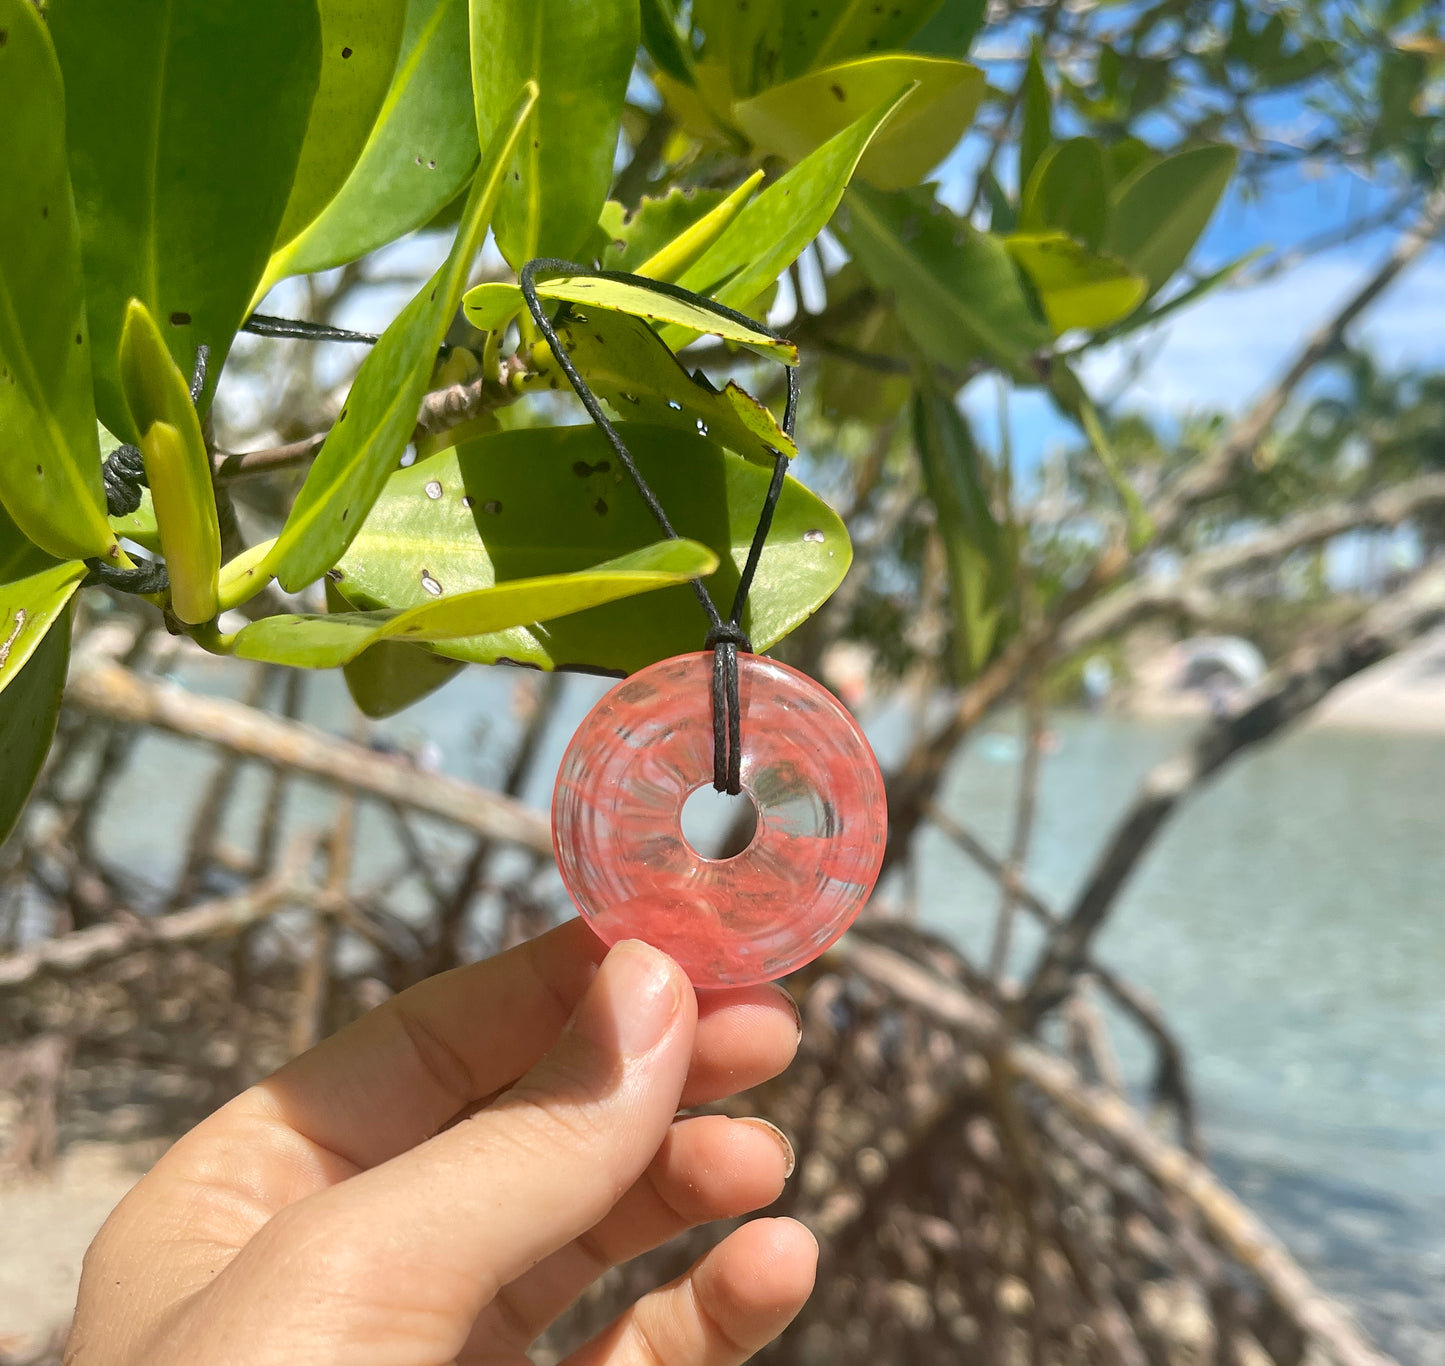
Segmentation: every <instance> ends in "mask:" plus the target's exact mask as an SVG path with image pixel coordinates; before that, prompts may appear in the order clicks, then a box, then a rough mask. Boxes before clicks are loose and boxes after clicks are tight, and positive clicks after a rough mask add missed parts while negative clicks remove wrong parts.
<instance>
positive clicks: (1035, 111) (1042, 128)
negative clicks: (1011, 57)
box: [1019, 44, 1054, 194]
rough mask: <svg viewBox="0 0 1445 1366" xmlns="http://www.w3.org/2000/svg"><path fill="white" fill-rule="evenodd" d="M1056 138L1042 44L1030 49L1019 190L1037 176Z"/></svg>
mask: <svg viewBox="0 0 1445 1366" xmlns="http://www.w3.org/2000/svg"><path fill="white" fill-rule="evenodd" d="M1053 140H1054V133H1053V96H1051V95H1050V94H1049V81H1048V77H1046V76H1045V75H1044V63H1043V59H1042V58H1041V57H1040V55H1039V49H1038V45H1037V44H1035V45H1034V48H1033V51H1032V52H1030V53H1029V62H1028V66H1026V67H1025V68H1024V86H1023V126H1022V128H1021V129H1020V131H1019V192H1020V193H1021V194H1022V192H1023V188H1024V186H1025V185H1027V184H1028V183H1029V181H1030V180H1031V179H1032V178H1033V174H1034V167H1035V166H1037V165H1038V163H1039V158H1040V157H1041V156H1043V154H1044V151H1045V150H1046V149H1047V148H1048V146H1049V144H1050V143H1052V142H1053Z"/></svg>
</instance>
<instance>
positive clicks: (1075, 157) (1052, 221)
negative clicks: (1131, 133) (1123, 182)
mask: <svg viewBox="0 0 1445 1366" xmlns="http://www.w3.org/2000/svg"><path fill="white" fill-rule="evenodd" d="M1019 227H1020V229H1022V230H1023V231H1024V232H1032V233H1038V232H1047V231H1048V230H1049V229H1050V228H1057V229H1058V230H1059V231H1060V232H1065V233H1067V234H1068V235H1069V236H1070V237H1072V238H1075V239H1076V240H1077V241H1079V242H1081V243H1082V244H1083V245H1084V246H1085V247H1088V248H1091V249H1095V250H1097V248H1098V247H1099V245H1100V244H1101V243H1102V242H1103V240H1104V236H1105V234H1106V233H1107V232H1108V229H1109V165H1108V161H1107V159H1106V157H1105V153H1104V146H1103V144H1102V143H1101V142H1099V141H1097V140H1096V139H1094V138H1070V139H1069V140H1068V141H1067V142H1058V143H1055V144H1054V145H1053V146H1052V147H1050V148H1049V149H1048V150H1047V151H1046V152H1045V153H1044V154H1043V155H1042V156H1041V157H1040V158H1039V160H1038V162H1037V164H1036V165H1035V166H1034V170H1033V174H1032V175H1031V176H1030V177H1029V180H1028V184H1027V185H1026V186H1025V188H1024V193H1023V199H1022V201H1021V203H1020V205H1019Z"/></svg>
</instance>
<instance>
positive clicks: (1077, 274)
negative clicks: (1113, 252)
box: [1004, 232, 1147, 336]
mask: <svg viewBox="0 0 1445 1366" xmlns="http://www.w3.org/2000/svg"><path fill="white" fill-rule="evenodd" d="M1004 241H1005V245H1006V246H1007V247H1008V250H1009V255H1011V256H1012V257H1013V258H1014V260H1015V261H1017V262H1018V263H1019V265H1020V266H1022V267H1023V270H1024V273H1025V274H1026V275H1027V276H1028V277H1029V279H1030V280H1032V281H1033V285H1034V288H1035V289H1036V290H1037V291H1038V295H1039V302H1040V303H1041V304H1042V305H1043V309H1044V316H1045V317H1046V318H1048V320H1049V326H1050V327H1052V328H1053V330H1054V335H1055V336H1058V335H1059V334H1060V333H1061V332H1067V331H1069V330H1070V329H1071V328H1075V327H1083V328H1088V329H1090V330H1093V329H1094V328H1099V327H1107V326H1108V325H1109V324H1110V323H1115V322H1118V321H1119V319H1120V318H1124V317H1127V316H1128V315H1129V314H1130V313H1132V312H1133V311H1134V310H1135V309H1136V308H1137V307H1138V306H1139V305H1140V304H1141V303H1142V302H1143V300H1144V293H1145V290H1146V288H1147V286H1146V284H1145V282H1144V280H1143V278H1142V277H1140V276H1138V275H1134V274H1132V273H1131V272H1130V270H1129V268H1128V266H1126V265H1125V264H1124V263H1123V262H1122V261H1120V260H1119V259H1118V258H1117V257H1114V256H1105V255H1102V254H1100V253H1098V252H1092V251H1090V250H1088V248H1087V247H1084V246H1082V245H1080V244H1079V243H1078V242H1076V241H1074V239H1073V238H1072V237H1068V236H1066V235H1065V234H1064V233H1061V232H1042V233H1018V234H1015V235H1014V236H1012V237H1008V238H1005V239H1004Z"/></svg>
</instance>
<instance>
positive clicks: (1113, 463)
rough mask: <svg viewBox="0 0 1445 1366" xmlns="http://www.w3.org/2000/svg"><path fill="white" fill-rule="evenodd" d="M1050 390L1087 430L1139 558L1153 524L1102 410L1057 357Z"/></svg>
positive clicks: (1132, 547) (1067, 365)
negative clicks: (1116, 451) (1118, 453)
mask: <svg viewBox="0 0 1445 1366" xmlns="http://www.w3.org/2000/svg"><path fill="white" fill-rule="evenodd" d="M1049 389H1050V391H1051V392H1052V393H1053V396H1054V401H1055V402H1056V403H1058V405H1059V407H1060V408H1062V409H1063V410H1064V412H1066V413H1067V414H1068V415H1069V416H1070V417H1072V418H1073V419H1074V421H1075V422H1077V423H1078V424H1079V426H1080V427H1082V428H1083V431H1084V435H1085V436H1086V437H1088V439H1089V445H1090V446H1091V447H1092V448H1093V452H1094V457H1095V458H1096V459H1097V460H1098V462H1099V465H1100V467H1101V468H1102V469H1103V471H1104V473H1105V474H1106V475H1107V476H1108V479H1109V482H1110V484H1112V485H1113V487H1114V492H1115V493H1117V494H1118V495H1119V502H1120V504H1121V505H1122V506H1123V509H1124V517H1125V520H1126V522H1127V525H1128V530H1129V548H1130V549H1131V550H1132V551H1133V552H1134V553H1135V554H1137V553H1138V552H1139V551H1141V550H1143V548H1144V547H1145V546H1146V545H1147V544H1148V543H1149V540H1150V538H1151V537H1152V536H1153V535H1154V525H1153V522H1152V521H1151V520H1150V518H1149V514H1148V512H1147V511H1146V510H1145V508H1144V503H1143V501H1142V500H1141V499H1140V497H1139V493H1138V490H1136V489H1135V487H1134V486H1133V484H1131V483H1130V482H1129V480H1128V478H1127V476H1126V475H1125V474H1124V471H1123V469H1122V468H1121V467H1120V465H1119V461H1118V459H1117V458H1116V456H1115V455H1114V448H1113V446H1112V445H1111V444H1110V442H1109V437H1108V433H1106V432H1105V431H1104V424H1103V423H1102V422H1101V421H1100V420H1099V410H1098V409H1097V408H1095V407H1094V401H1093V399H1091V398H1090V397H1089V393H1088V390H1086V389H1085V388H1084V386H1083V384H1082V383H1081V382H1080V380H1079V377H1078V375H1077V374H1076V373H1075V372H1074V370H1073V367H1072V366H1070V365H1069V363H1068V362H1067V361H1066V360H1064V359H1063V358H1062V357H1059V356H1056V357H1054V359H1053V362H1052V364H1051V365H1050V367H1049Z"/></svg>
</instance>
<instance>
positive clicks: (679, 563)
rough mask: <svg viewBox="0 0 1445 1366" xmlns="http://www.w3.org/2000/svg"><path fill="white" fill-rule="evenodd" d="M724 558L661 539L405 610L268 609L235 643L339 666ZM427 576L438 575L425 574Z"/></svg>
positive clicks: (521, 622)
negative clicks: (388, 647)
mask: <svg viewBox="0 0 1445 1366" xmlns="http://www.w3.org/2000/svg"><path fill="white" fill-rule="evenodd" d="M717 562H718V560H717V556H716V555H715V554H714V553H713V552H712V551H711V550H709V549H708V548H707V547H706V546H703V545H699V544H698V543H697V542H696V541H683V540H668V541H657V542H655V543H654V544H652V545H649V546H644V547H643V548H642V549H641V550H636V551H633V552H632V553H631V554H628V555H621V556H619V557H618V558H617V559H615V560H608V561H606V562H605V563H603V564H596V565H592V566H590V567H588V568H587V569H579V570H575V571H573V572H572V573H567V574H544V575H539V576H537V577H535V578H526V579H513V580H510V581H507V582H503V583H493V584H492V585H491V586H490V587H487V588H475V589H473V590H471V591H470V592H467V593H453V594H446V593H445V592H443V593H442V594H441V595H439V596H433V597H431V600H430V601H428V602H424V603H421V604H419V605H418V606H416V607H412V608H408V609H405V610H398V609H394V608H381V609H379V610H375V611H360V612H336V613H331V614H328V615H326V616H292V615H288V614H282V615H279V616H274V617H262V618H261V620H260V621H253V622H252V623H251V624H250V625H249V626H243V627H242V628H241V630H240V631H238V632H237V633H236V637H235V642H234V645H233V649H234V652H235V653H236V654H237V655H239V656H240V657H241V658H242V659H259V660H264V661H265V662H266V663H268V664H289V665H291V666H293V667H295V668H301V669H335V668H339V667H340V666H341V665H343V664H347V663H349V662H350V661H351V660H353V659H355V658H356V657H357V656H358V655H360V654H361V652H362V651H363V650H366V649H368V648H371V647H373V646H375V645H379V644H382V643H384V642H400V643H406V644H422V643H438V642H442V641H451V640H460V639H462V638H464V637H467V636H478V635H491V634H494V633H495V632H498V631H506V630H510V629H512V628H513V627H517V626H533V625H537V624H539V623H543V622H549V621H552V620H553V619H554V618H557V617H566V616H570V615H571V614H572V613H574V612H584V611H586V610H587V609H588V608H590V607H599V606H602V605H603V604H604V603H610V602H615V601H616V600H617V599H619V598H629V597H633V596H635V595H636V594H639V593H651V592H654V591H656V590H657V589H659V588H665V587H668V586H669V585H672V584H678V583H685V582H687V581H688V580H689V579H695V578H698V577H700V576H703V575H707V574H711V573H712V571H713V570H714V569H716V568H717ZM428 582H430V583H437V582H438V581H437V580H435V579H429V578H428V579H423V580H422V583H423V585H425V584H426V583H428Z"/></svg>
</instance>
